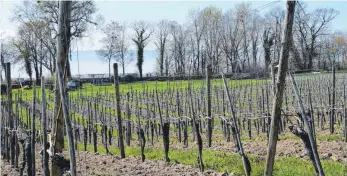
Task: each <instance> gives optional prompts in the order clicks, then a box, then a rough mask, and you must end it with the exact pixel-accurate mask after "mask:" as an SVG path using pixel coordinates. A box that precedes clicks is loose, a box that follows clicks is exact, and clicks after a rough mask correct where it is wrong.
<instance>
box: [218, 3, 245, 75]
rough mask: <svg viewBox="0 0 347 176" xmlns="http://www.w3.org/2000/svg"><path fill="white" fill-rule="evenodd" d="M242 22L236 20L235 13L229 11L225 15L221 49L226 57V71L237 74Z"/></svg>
mask: <svg viewBox="0 0 347 176" xmlns="http://www.w3.org/2000/svg"><path fill="white" fill-rule="evenodd" d="M239 28H240V21H239V20H237V19H236V17H235V15H234V11H232V10H229V11H227V12H226V13H225V14H224V15H223V27H222V42H221V49H222V50H223V53H224V55H225V57H226V65H227V67H226V71H227V72H229V65H230V69H231V71H230V72H233V73H234V72H236V70H237V67H238V65H239V56H240V54H239V50H240V46H241V41H242V38H241V35H240V30H239Z"/></svg>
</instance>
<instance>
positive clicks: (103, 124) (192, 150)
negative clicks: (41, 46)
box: [1, 73, 347, 176]
mask: <svg viewBox="0 0 347 176" xmlns="http://www.w3.org/2000/svg"><path fill="white" fill-rule="evenodd" d="M331 78H332V76H331V74H325V73H321V74H310V75H296V76H295V81H296V84H297V86H298V87H297V88H298V90H299V94H300V97H301V100H302V104H303V106H304V109H305V116H306V117H308V119H309V123H310V125H311V127H312V129H313V134H314V138H315V139H316V140H317V146H318V147H317V148H318V153H319V156H320V158H321V160H322V166H323V169H324V171H325V173H326V175H332V176H334V175H344V174H346V167H345V166H346V162H347V155H346V153H347V148H346V140H347V135H346V133H347V130H346V128H347V114H346V113H347V111H346V108H345V106H344V104H345V100H346V86H345V83H346V81H347V80H346V74H345V73H340V74H337V75H336V78H335V79H336V80H335V85H334V84H333V82H332V79H331ZM225 80H226V81H225V83H224V82H223V79H220V78H216V79H211V80H210V79H209V78H207V79H206V80H194V81H193V80H192V81H174V80H172V81H166V82H138V83H131V84H130V83H129V84H120V90H119V92H120V93H119V95H120V97H119V100H120V103H119V104H117V96H116V93H115V92H116V91H115V86H114V85H109V86H94V85H91V84H85V85H83V88H82V89H80V90H75V91H70V92H69V93H68V97H69V98H68V109H69V114H70V117H71V120H72V128H73V136H74V138H73V140H74V143H75V149H76V151H78V153H79V152H80V151H81V152H82V151H89V152H88V154H91V153H96V154H107V155H108V156H114V155H118V156H119V155H121V153H120V150H119V146H120V145H119V143H120V142H119V141H120V140H119V135H118V131H119V130H118V127H119V123H118V121H117V117H118V114H119V115H120V116H121V122H122V123H121V128H122V135H121V136H122V138H123V139H124V143H125V144H124V145H125V157H126V158H127V157H135V158H137V159H136V161H137V162H139V161H141V160H142V162H148V160H164V161H165V162H168V163H171V165H172V164H184V165H190V166H191V167H195V168H199V169H200V171H209V170H211V172H219V173H223V172H225V173H229V174H231V173H233V174H236V175H242V174H244V172H245V169H244V164H243V158H244V157H245V158H246V160H248V162H249V168H248V169H250V170H249V172H250V173H251V175H262V174H263V167H264V164H265V156H266V151H267V148H268V137H269V130H270V129H269V128H270V118H271V107H272V103H273V96H274V94H273V85H272V82H271V81H270V80H255V79H253V80H229V79H225ZM45 92H46V95H45V96H42V90H41V89H40V88H39V87H36V89H33V90H22V89H19V90H13V96H12V97H13V98H12V101H13V102H12V108H13V112H14V113H13V117H14V119H15V129H16V130H17V131H19V130H23V129H25V130H32V129H34V130H35V134H36V135H35V139H36V148H38V149H39V146H42V132H41V131H40V130H41V129H42V126H41V125H42V117H43V116H42V114H43V110H44V111H45V115H46V119H47V120H46V126H47V129H48V131H51V129H52V128H53V127H52V124H53V123H52V121H53V120H54V119H53V109H54V107H53V106H54V91H50V90H48V89H46V90H45ZM43 98H44V99H45V100H44V101H46V102H47V104H46V103H44V104H46V108H43V107H44V105H43V101H42V100H43ZM7 102H8V101H7V100H6V98H5V97H2V104H3V105H4V106H2V110H1V112H7V110H8V106H7V104H8V103H7ZM117 105H119V107H118V108H117ZM117 109H118V110H117ZM119 109H120V111H119ZM281 111H282V112H281V119H280V125H279V141H278V146H277V151H276V163H275V170H274V175H314V167H313V166H312V164H311V163H310V157H311V156H310V151H309V150H308V152H306V149H307V147H305V146H306V144H307V142H308V141H307V139H306V141H305V138H304V137H302V135H301V134H298V133H297V131H295V129H296V128H297V129H303V127H304V126H305V125H304V120H303V118H304V117H303V115H302V111H301V109H300V107H299V104H298V99H297V98H296V96H295V91H294V89H293V87H292V82H291V81H290V79H287V81H286V88H285V93H284V97H283V106H282V108H281ZM7 114H8V113H2V117H1V118H2V119H5V116H6V115H7ZM6 129H7V128H6ZM6 129H4V128H3V129H2V130H3V132H6V133H7V134H8V135H9V134H10V131H8V130H6ZM293 129H294V130H293ZM299 131H300V130H299ZM300 135H301V136H300ZM5 136H7V135H5ZM5 138H6V137H5ZM4 140H5V141H7V139H4ZM5 143H6V142H5ZM65 143H67V142H66V141H65ZM65 147H67V146H66V145H65ZM23 149H24V145H23ZM2 151H9V150H2ZM16 155H19V153H16ZM35 157H36V158H38V159H39V154H38V152H37V154H36V155H35ZM83 157H84V155H83V154H82V153H79V154H78V155H77V158H79V159H78V160H79V162H80V163H81V164H78V165H77V168H78V170H79V171H80V174H82V175H87V173H90V172H88V169H82V168H86V166H85V165H86V164H87V163H88V162H90V161H86V160H83ZM96 157H99V156H98V155H96ZM100 157H101V156H100ZM105 157H107V156H105ZM19 158H20V156H19ZM200 158H201V160H200ZM84 159H85V158H84ZM109 160H112V159H109ZM113 162H114V161H113ZM107 163H109V162H108V161H107ZM293 163H295V169H293V168H292V166H293ZM101 165H102V164H101ZM17 166H18V160H17ZM36 168H37V169H38V170H40V169H41V168H40V166H36ZM106 170H107V168H106ZM212 170H213V171H212ZM109 172H110V171H104V174H105V173H109ZM111 172H112V171H111ZM101 173H102V172H101ZM110 175H112V174H110Z"/></svg>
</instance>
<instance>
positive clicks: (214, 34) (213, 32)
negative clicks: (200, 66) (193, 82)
mask: <svg viewBox="0 0 347 176" xmlns="http://www.w3.org/2000/svg"><path fill="white" fill-rule="evenodd" d="M202 18H203V20H204V21H205V22H206V30H205V32H204V35H203V39H204V44H205V51H206V56H207V58H208V60H207V63H206V64H211V66H212V73H218V72H219V65H220V64H219V63H218V62H219V55H220V41H221V36H220V32H219V29H220V28H221V26H222V10H221V9H218V8H215V7H213V6H210V7H207V8H205V9H204V10H203V11H202Z"/></svg>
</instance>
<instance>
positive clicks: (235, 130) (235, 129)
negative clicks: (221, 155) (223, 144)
mask: <svg viewBox="0 0 347 176" xmlns="http://www.w3.org/2000/svg"><path fill="white" fill-rule="evenodd" d="M222 78H223V83H224V90H225V94H226V95H227V98H228V101H229V104H230V110H231V115H232V126H231V128H232V131H233V135H234V136H235V137H234V140H235V143H236V146H237V149H238V151H239V153H240V155H241V157H242V162H243V167H244V170H245V174H246V176H249V175H251V171H252V168H251V164H250V162H249V159H248V157H247V156H246V154H245V153H244V151H243V146H242V142H241V135H240V129H241V127H240V126H238V125H237V119H236V113H235V109H234V104H233V101H232V99H231V97H230V94H229V89H228V85H227V83H226V81H225V78H224V75H222ZM226 123H230V122H226Z"/></svg>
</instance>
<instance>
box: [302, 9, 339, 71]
mask: <svg viewBox="0 0 347 176" xmlns="http://www.w3.org/2000/svg"><path fill="white" fill-rule="evenodd" d="M337 15H338V12H337V11H336V10H335V9H331V8H320V9H315V10H314V11H313V12H310V13H307V12H306V4H303V3H298V6H297V10H296V13H295V19H296V20H295V31H296V36H297V38H296V39H297V42H298V43H299V45H300V46H301V52H302V59H303V64H304V66H305V68H306V69H312V68H313V60H314V58H315V57H316V51H315V49H316V44H317V39H318V38H319V37H320V36H322V35H325V34H326V32H327V31H326V30H327V29H328V28H329V25H330V22H331V21H332V20H333V19H334V18H335V17H336V16H337Z"/></svg>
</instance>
